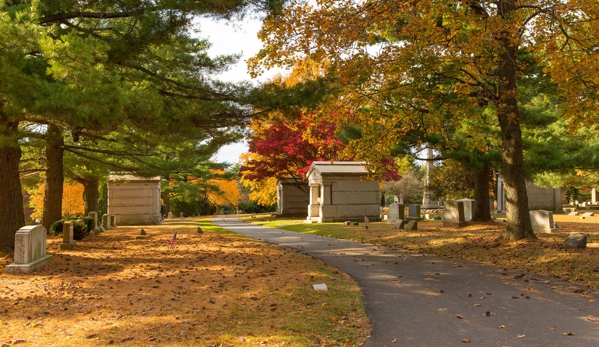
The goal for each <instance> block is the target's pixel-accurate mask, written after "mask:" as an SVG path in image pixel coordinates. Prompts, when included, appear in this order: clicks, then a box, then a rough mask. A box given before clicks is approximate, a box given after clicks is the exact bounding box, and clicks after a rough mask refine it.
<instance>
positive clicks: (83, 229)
mask: <svg viewBox="0 0 599 347" xmlns="http://www.w3.org/2000/svg"><path fill="white" fill-rule="evenodd" d="M86 219H90V220H91V221H86ZM66 221H70V222H71V226H72V228H73V239H75V240H77V241H81V240H83V238H85V236H87V235H89V233H90V232H91V226H92V225H91V223H93V219H92V218H89V217H86V218H83V219H73V218H69V219H61V220H57V221H56V222H54V223H52V225H50V234H52V235H54V236H61V235H62V226H63V224H64V222H66Z"/></svg>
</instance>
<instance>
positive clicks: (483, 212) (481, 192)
mask: <svg viewBox="0 0 599 347" xmlns="http://www.w3.org/2000/svg"><path fill="white" fill-rule="evenodd" d="M490 173H491V168H490V167H489V164H488V163H485V164H484V165H483V166H482V167H481V168H475V169H474V204H475V205H476V207H475V208H474V214H473V215H472V220H473V221H476V222H488V221H490V220H491V206H490V205H489V175H490Z"/></svg>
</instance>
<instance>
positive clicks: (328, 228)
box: [243, 214, 599, 289]
mask: <svg viewBox="0 0 599 347" xmlns="http://www.w3.org/2000/svg"><path fill="white" fill-rule="evenodd" d="M243 219H245V220H246V221H251V222H253V223H257V224H261V225H265V226H270V227H275V228H281V229H286V230H292V231H297V232H302V233H310V234H315V235H322V236H330V237H336V238H343V239H348V240H355V241H360V242H367V243H372V244H376V245H381V246H387V247H390V248H394V249H408V250H413V251H417V252H422V253H428V254H435V255H440V256H445V257H449V258H460V259H467V260H472V261H478V262H484V263H491V264H496V265H500V266H504V267H507V268H512V269H518V270H521V271H526V272H533V273H539V274H546V275H551V276H555V277H558V278H561V279H564V280H567V281H571V282H575V283H580V284H582V285H585V286H587V287H590V288H595V289H598V288H599V216H592V217H587V218H585V219H580V217H576V216H568V215H565V214H559V215H554V221H555V222H556V223H557V224H558V227H559V228H558V232H557V233H553V234H537V236H538V237H539V240H538V241H517V242H507V241H502V240H500V239H499V237H500V236H501V235H502V234H503V233H505V223H503V222H489V223H471V224H470V225H468V226H465V227H462V228H459V229H458V228H449V227H443V223H442V222H441V221H432V220H431V221H422V222H419V223H418V230H416V231H407V230H402V229H393V227H392V225H390V224H387V223H385V222H370V223H368V224H369V228H368V229H365V227H364V223H360V225H359V226H344V225H343V223H322V224H304V223H303V221H302V220H300V219H277V218H271V217H270V215H256V216H255V218H252V217H251V216H247V217H243ZM574 232H579V233H583V234H587V235H588V236H589V239H588V244H587V248H586V249H576V250H572V249H564V247H563V243H564V240H565V239H566V238H567V237H568V235H569V234H570V233H574Z"/></svg>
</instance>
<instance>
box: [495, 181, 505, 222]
mask: <svg viewBox="0 0 599 347" xmlns="http://www.w3.org/2000/svg"><path fill="white" fill-rule="evenodd" d="M495 199H497V210H496V211H495V213H505V190H504V189H503V178H501V175H497V194H496V195H495Z"/></svg>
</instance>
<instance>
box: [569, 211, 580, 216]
mask: <svg viewBox="0 0 599 347" xmlns="http://www.w3.org/2000/svg"><path fill="white" fill-rule="evenodd" d="M568 216H578V212H576V211H572V212H570V213H568Z"/></svg>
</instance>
